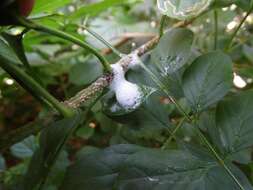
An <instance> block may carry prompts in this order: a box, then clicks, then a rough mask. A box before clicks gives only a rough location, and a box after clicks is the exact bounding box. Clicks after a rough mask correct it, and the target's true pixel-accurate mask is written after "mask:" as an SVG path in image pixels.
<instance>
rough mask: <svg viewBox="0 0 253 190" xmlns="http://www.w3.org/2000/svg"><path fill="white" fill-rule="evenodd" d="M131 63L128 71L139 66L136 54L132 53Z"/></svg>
mask: <svg viewBox="0 0 253 190" xmlns="http://www.w3.org/2000/svg"><path fill="white" fill-rule="evenodd" d="M130 56H131V62H130V63H129V65H128V68H129V69H136V68H138V67H139V66H140V62H141V59H140V57H139V56H138V54H137V53H132V54H131V55H130Z"/></svg>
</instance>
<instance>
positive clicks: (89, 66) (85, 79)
mask: <svg viewBox="0 0 253 190" xmlns="http://www.w3.org/2000/svg"><path fill="white" fill-rule="evenodd" d="M102 73H103V68H102V66H101V64H99V63H98V62H96V61H86V62H85V63H78V64H76V65H74V66H73V67H72V68H71V70H70V73H69V77H70V78H69V80H70V82H72V83H73V84H76V85H88V84H90V83H91V82H93V81H94V80H95V79H97V77H99V76H101V75H102Z"/></svg>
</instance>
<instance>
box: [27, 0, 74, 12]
mask: <svg viewBox="0 0 253 190" xmlns="http://www.w3.org/2000/svg"><path fill="white" fill-rule="evenodd" d="M69 3H71V0H53V1H51V0H36V3H35V7H34V9H33V11H32V14H33V15H35V14H39V13H50V12H54V11H56V10H58V9H59V8H61V7H63V6H65V5H67V4H69Z"/></svg>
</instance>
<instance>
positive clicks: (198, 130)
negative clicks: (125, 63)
mask: <svg viewBox="0 0 253 190" xmlns="http://www.w3.org/2000/svg"><path fill="white" fill-rule="evenodd" d="M140 64H141V66H142V68H143V69H144V70H145V71H146V72H147V73H148V74H149V75H150V76H151V78H152V80H153V81H154V82H155V83H156V84H157V86H158V87H159V88H160V89H161V90H162V91H163V92H164V93H165V94H166V95H167V96H168V97H169V99H170V100H171V101H172V102H173V103H174V104H175V106H176V108H177V109H178V110H179V111H180V112H181V113H182V114H183V115H184V117H185V119H186V120H188V121H189V122H191V123H192V122H193V119H192V118H191V117H190V116H189V115H188V113H187V112H186V111H185V110H184V109H183V108H182V107H181V105H180V104H179V103H178V102H177V101H176V100H175V99H174V98H173V97H171V96H170V93H169V91H168V90H167V89H166V86H165V85H164V84H163V83H162V82H160V80H159V79H158V78H157V77H156V75H155V74H154V73H152V71H151V70H150V69H149V68H148V67H147V66H146V65H144V64H143V63H142V62H140ZM195 129H196V130H197V132H198V134H199V136H200V137H201V140H202V141H203V142H204V144H205V145H206V146H207V147H208V148H209V149H210V151H211V153H212V154H213V155H214V156H215V158H216V159H217V161H218V163H219V164H220V165H221V166H222V167H224V169H225V170H226V172H227V173H228V175H229V176H230V177H231V178H232V179H233V180H234V181H235V183H236V184H237V185H238V187H239V188H240V189H241V190H244V188H243V186H242V185H241V183H240V182H239V181H238V179H237V178H236V177H235V175H234V174H233V173H232V171H231V170H230V169H229V167H228V166H227V165H226V163H225V162H224V161H223V160H222V158H221V157H220V156H219V154H218V153H217V152H216V150H215V149H214V148H213V147H212V145H211V143H209V141H208V139H207V138H206V137H205V136H204V135H203V134H202V132H201V131H200V129H199V127H198V126H196V127H195Z"/></svg>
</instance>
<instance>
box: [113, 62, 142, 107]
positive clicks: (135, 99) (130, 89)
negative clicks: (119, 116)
mask: <svg viewBox="0 0 253 190" xmlns="http://www.w3.org/2000/svg"><path fill="white" fill-rule="evenodd" d="M112 69H113V74H114V78H113V81H112V83H111V85H110V89H111V90H112V91H114V92H115V95H116V99H117V101H118V103H119V105H120V106H122V108H124V109H126V110H132V109H136V108H137V107H139V106H140V104H141V102H142V101H141V100H142V97H143V94H142V91H141V90H140V88H139V87H138V85H136V84H134V83H131V82H129V81H127V80H126V79H125V72H124V69H123V67H122V66H121V65H119V64H114V65H112Z"/></svg>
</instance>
